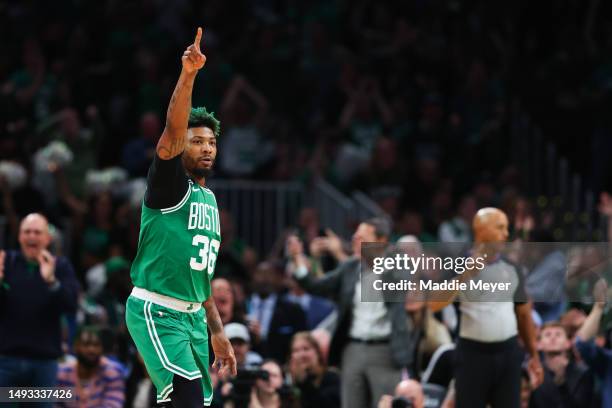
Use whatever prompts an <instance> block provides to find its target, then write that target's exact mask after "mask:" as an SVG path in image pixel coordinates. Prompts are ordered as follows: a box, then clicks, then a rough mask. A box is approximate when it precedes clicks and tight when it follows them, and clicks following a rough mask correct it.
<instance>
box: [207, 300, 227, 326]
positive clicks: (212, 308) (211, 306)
mask: <svg viewBox="0 0 612 408" xmlns="http://www.w3.org/2000/svg"><path fill="white" fill-rule="evenodd" d="M204 309H205V310H206V321H207V322H208V327H209V328H210V332H211V333H212V334H219V333H223V322H222V321H221V316H219V311H218V310H217V306H216V305H215V301H214V300H213V297H212V296H210V297H209V298H208V299H207V300H206V301H205V302H204Z"/></svg>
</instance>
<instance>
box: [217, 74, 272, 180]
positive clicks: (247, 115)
mask: <svg viewBox="0 0 612 408" xmlns="http://www.w3.org/2000/svg"><path fill="white" fill-rule="evenodd" d="M251 103H252V104H254V105H255V108H256V111H255V112H253V111H252V109H251V107H250V104H251ZM267 113H268V101H267V100H266V98H265V97H264V96H263V94H261V92H260V91H258V90H257V89H255V87H254V86H253V85H252V84H251V83H250V82H249V81H248V80H247V79H246V78H244V77H243V76H241V75H237V76H235V77H234V79H233V80H232V82H231V83H230V84H229V86H228V88H227V90H226V92H225V95H224V96H223V101H222V102H221V117H222V119H221V120H222V122H223V124H224V126H225V127H226V130H225V131H224V133H223V139H222V140H221V147H220V148H219V152H220V153H219V156H220V157H219V159H220V167H221V170H222V171H223V172H224V173H225V174H226V175H228V176H233V177H245V176H247V177H248V176H252V175H253V173H255V171H256V170H258V168H259V167H260V166H261V165H263V164H264V163H265V161H266V160H268V159H269V158H270V156H271V154H272V151H273V145H272V144H271V143H270V142H269V141H267V140H265V139H264V138H263V135H262V129H261V128H262V126H263V125H264V122H265V120H266V117H267Z"/></svg>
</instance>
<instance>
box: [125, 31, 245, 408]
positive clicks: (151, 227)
mask: <svg viewBox="0 0 612 408" xmlns="http://www.w3.org/2000/svg"><path fill="white" fill-rule="evenodd" d="M201 38H202V29H201V28H198V31H197V35H196V38H195V42H194V43H193V44H192V45H190V46H189V47H188V48H187V50H186V51H185V52H184V53H183V56H182V64H183V68H182V71H181V74H180V77H179V79H178V83H177V84H176V87H175V88H174V93H173V94H172V99H171V100H170V105H169V106H168V112H167V116H166V127H165V129H164V132H163V133H162V136H161V138H160V140H159V142H158V143H157V149H156V153H157V154H156V155H155V158H154V159H153V163H152V164H151V167H150V168H149V174H148V176H147V191H146V194H145V197H144V203H143V205H142V216H141V227H140V237H139V243H138V253H137V254H136V258H135V259H134V263H133V264H132V270H131V277H132V281H133V283H134V290H133V291H132V294H131V295H130V297H129V298H128V301H127V307H126V309H127V310H126V321H127V327H128V329H129V332H130V334H131V336H132V338H133V339H134V342H135V344H136V347H137V348H138V351H139V352H140V354H141V355H142V358H143V360H144V363H145V366H146V368H147V371H148V373H149V376H150V377H151V380H152V381H153V384H155V388H156V390H157V401H158V402H168V401H171V404H172V406H173V407H181V408H192V407H193V408H195V407H198V408H201V407H202V406H203V405H205V406H208V405H210V403H211V401H212V385H211V379H210V375H209V373H208V368H209V361H208V360H209V359H208V334H207V331H206V328H207V327H208V328H209V329H210V332H211V343H212V348H213V351H214V353H215V359H216V360H215V363H214V365H215V366H219V365H220V375H224V374H225V373H227V372H230V373H231V374H232V375H236V358H235V357H234V351H233V349H232V346H231V345H230V342H229V340H228V339H227V337H226V336H225V334H224V332H223V324H222V323H221V319H220V317H219V313H218V312H217V308H216V307H215V303H214V301H213V299H212V296H211V290H210V281H211V279H212V276H213V273H214V270H215V262H216V260H217V254H218V252H219V245H220V241H221V235H220V228H219V210H218V207H217V202H216V200H215V195H214V194H213V192H212V191H210V190H209V189H208V188H206V186H205V184H206V178H207V177H208V176H209V174H210V172H211V169H212V167H213V164H214V162H215V157H216V155H217V144H216V143H217V141H216V140H217V137H218V136H219V130H220V124H219V121H218V120H217V119H215V117H214V116H213V115H212V113H208V112H207V111H206V109H205V108H196V109H191V92H192V89H193V84H194V81H195V77H196V75H197V73H198V70H200V69H201V68H202V67H203V66H204V63H205V62H206V57H205V56H204V54H202V52H201V51H200V40H201ZM202 306H203V307H202Z"/></svg>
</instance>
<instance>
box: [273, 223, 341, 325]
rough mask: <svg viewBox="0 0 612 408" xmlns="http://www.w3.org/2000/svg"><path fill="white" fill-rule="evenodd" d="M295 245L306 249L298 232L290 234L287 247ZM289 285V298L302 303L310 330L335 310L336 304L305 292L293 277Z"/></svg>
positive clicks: (288, 282) (288, 280)
mask: <svg viewBox="0 0 612 408" xmlns="http://www.w3.org/2000/svg"><path fill="white" fill-rule="evenodd" d="M317 239H318V238H317ZM294 245H299V246H301V247H302V249H300V251H301V252H303V251H304V249H303V243H302V240H301V239H300V238H299V237H298V236H297V235H296V234H289V236H287V240H286V244H285V247H286V248H290V247H292V246H294ZM289 277H290V275H289ZM287 286H288V287H289V293H287V300H289V301H291V302H293V303H295V304H298V305H300V307H301V308H302V310H303V311H304V313H305V314H306V328H307V329H308V330H313V329H314V328H316V327H317V325H318V324H319V323H321V322H322V321H323V320H324V319H325V318H327V317H328V316H329V315H330V313H332V312H333V311H334V305H333V304H332V303H331V302H330V301H329V300H327V299H324V298H322V297H320V296H313V295H311V294H309V293H307V292H305V291H304V289H302V287H300V286H299V285H298V284H297V283H296V282H295V280H294V279H291V277H290V279H287Z"/></svg>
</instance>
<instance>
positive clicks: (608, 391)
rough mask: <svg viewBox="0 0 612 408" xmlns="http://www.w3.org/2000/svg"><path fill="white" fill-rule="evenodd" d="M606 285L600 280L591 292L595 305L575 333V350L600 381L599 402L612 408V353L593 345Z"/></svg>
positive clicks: (605, 295) (605, 296)
mask: <svg viewBox="0 0 612 408" xmlns="http://www.w3.org/2000/svg"><path fill="white" fill-rule="evenodd" d="M606 292H607V285H606V282H605V281H604V280H600V281H599V282H598V283H597V285H595V289H594V291H593V297H594V299H595V303H593V308H592V309H591V312H590V313H589V315H588V316H587V318H586V320H585V321H584V323H583V324H582V326H581V327H580V329H579V330H578V332H576V343H575V345H576V348H577V349H578V352H579V353H580V356H581V357H582V359H583V360H584V362H585V363H586V365H587V366H588V367H589V368H590V369H591V370H592V372H593V374H595V376H596V377H597V378H598V379H599V381H601V402H602V406H603V407H609V406H612V351H610V350H609V349H605V348H603V347H601V346H598V345H597V344H595V341H594V337H595V335H596V334H597V332H598V331H599V323H600V321H601V318H602V316H603V310H604V307H605V304H606V301H607V294H606Z"/></svg>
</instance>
